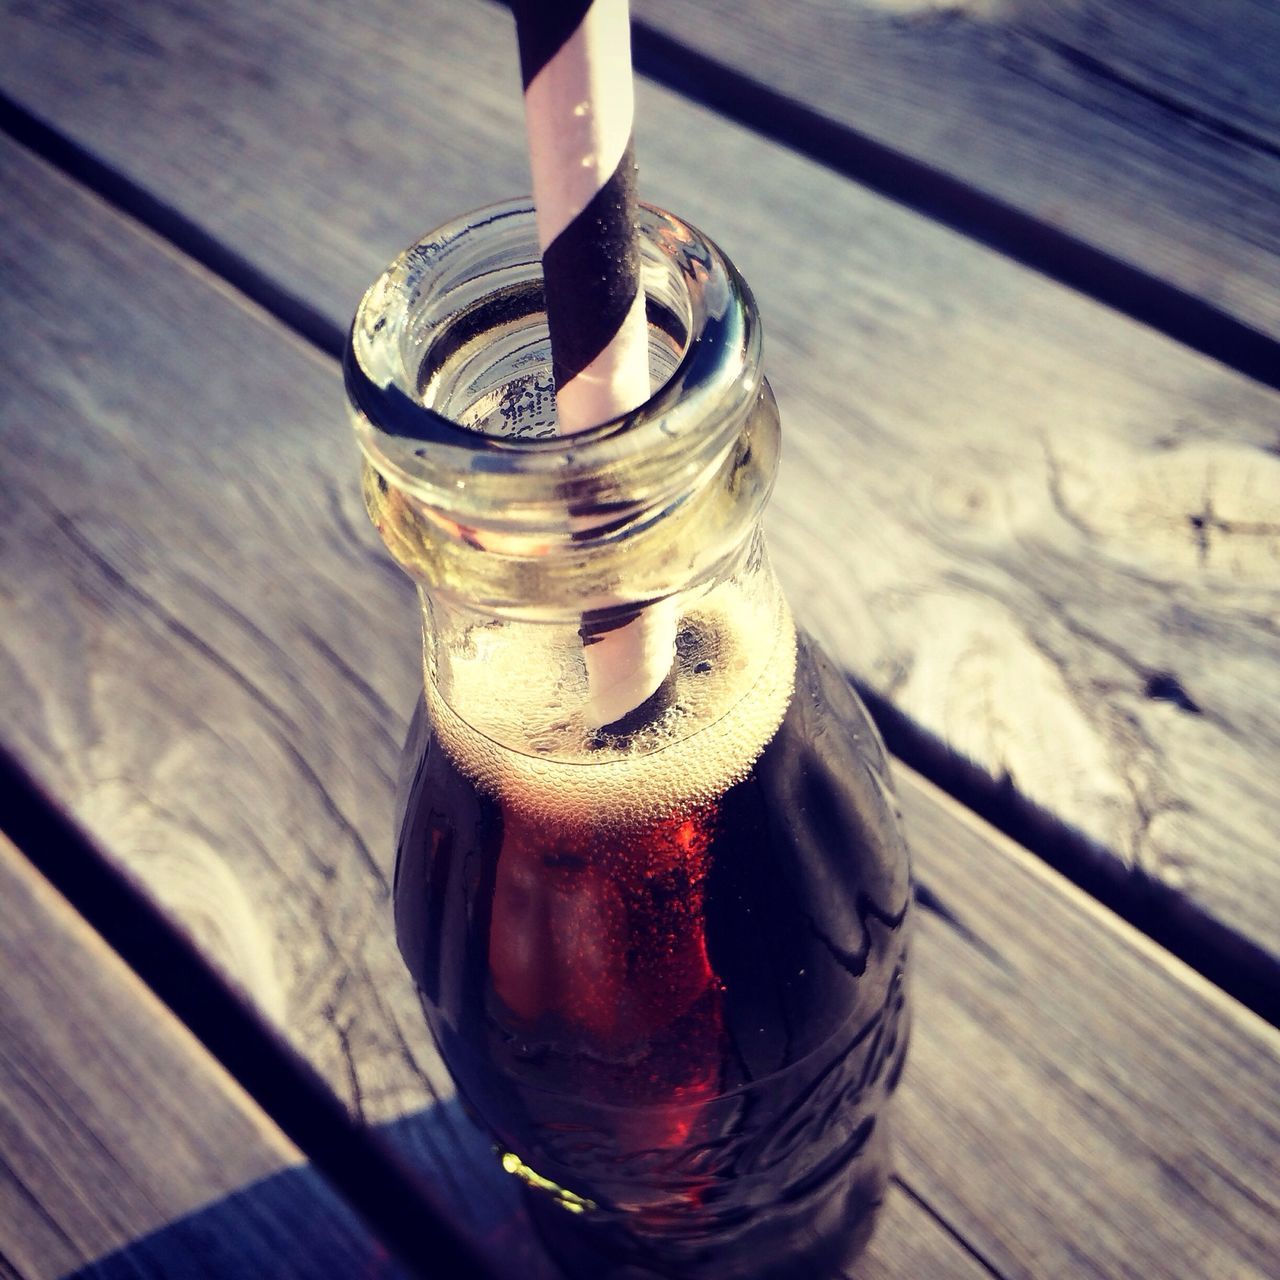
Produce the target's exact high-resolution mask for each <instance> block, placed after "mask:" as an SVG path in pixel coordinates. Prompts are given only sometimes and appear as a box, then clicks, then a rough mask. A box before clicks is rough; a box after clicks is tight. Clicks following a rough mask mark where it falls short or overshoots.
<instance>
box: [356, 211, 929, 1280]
mask: <svg viewBox="0 0 1280 1280" xmlns="http://www.w3.org/2000/svg"><path fill="white" fill-rule="evenodd" d="M641 221H642V231H643V236H642V244H641V248H642V259H643V263H644V266H643V271H642V276H643V280H644V284H645V289H646V294H647V297H648V302H649V320H650V355H651V366H652V369H653V375H654V377H653V381H654V384H655V392H654V395H653V397H652V399H651V400H650V401H649V402H648V403H647V404H646V405H644V406H642V407H641V408H640V409H639V410H637V411H636V413H635V414H633V415H630V416H629V417H628V418H627V419H623V420H620V421H618V422H615V423H609V424H602V426H601V427H600V428H596V429H593V430H590V431H587V432H584V433H582V434H580V435H577V436H573V437H570V438H567V439H560V438H556V437H555V434H554V423H553V418H552V416H551V415H553V412H554V400H553V397H552V396H551V389H550V385H549V382H548V380H547V370H548V368H549V363H550V360H549V349H548V344H547V340H546V332H545V320H544V318H543V317H542V316H541V315H540V312H539V306H540V291H539V282H538V271H539V264H538V255H537V243H536V236H535V234H534V230H533V220H532V216H531V211H530V210H529V209H528V208H525V207H520V206H516V205H511V206H499V207H495V209H493V210H487V211H482V214H480V215H476V217H475V219H474V221H472V222H470V223H465V224H464V223H460V224H455V225H454V226H453V227H450V228H445V229H443V230H442V231H440V232H438V233H436V234H435V235H434V236H432V237H428V238H427V239H426V240H424V241H422V242H421V243H420V244H419V245H416V246H414V247H413V248H412V249H411V250H409V251H408V252H407V253H406V254H404V255H402V257H401V258H400V259H398V260H397V262H396V263H394V264H392V267H391V268H389V269H388V272H387V273H386V274H385V275H384V276H383V277H382V278H381V279H380V280H379V281H378V282H376V283H375V285H374V287H373V288H372V289H371V290H370V292H369V294H368V295H366V298H365V300H364V302H363V303H362V304H361V308H360V310H359V311H358V312H357V316H356V322H355V324H354V326H353V331H352V344H351V348H350V350H349V352H348V359H347V366H346V371H347V385H348V392H349V395H350V398H351V401H352V407H353V416H354V419H355V426H356V432H357V436H358V438H359V440H360V443H361V446H362V449H363V451H364V458H365V473H364V474H365V497H366V502H367V505H368V507H369V510H370V514H371V516H372V518H373V520H374V523H375V525H376V526H377V527H378V529H379V531H380V532H381V534H382V536H383V538H384V540H385V541H386V542H387V545H388V546H389V548H390V549H391V551H392V553H393V554H394V555H395V556H396V558H397V559H398V560H399V561H400V562H401V564H402V565H403V566H404V567H405V568H406V569H407V570H408V571H409V573H410V574H411V575H412V576H413V577H414V578H415V579H416V580H417V581H418V583H419V587H420V597H421V600H422V607H423V630H424V675H425V679H424V690H425V692H424V697H423V700H422V703H421V705H420V706H419V708H418V712H417V715H416V716H415V718H414V724H413V729H412V731H411V734H410V741H409V744H408V746H407V748H406V755H405V767H404V771H403V774H402V783H401V797H400V824H399V831H400V835H399V848H398V857H397V865H396V880H395V913H396V930H397V937H398V941H399V944H400V948H401V951H402V953H403V955H404V958H405V961H406V963H407V965H408V967H409V969H410V971H411V973H412V975H413V978H414V980H415V982H416V983H417V985H418V988H419V991H420V993H421V997H422V1004H423V1009H424V1011H425V1014H426V1017H427V1020H428V1022H429V1024H430V1026H431V1029H432V1031H433V1033H434V1035H435V1037H436V1040H437V1043H438V1045H439V1047H440V1050H441V1054H442V1056H443V1058H444V1060H445V1062H446V1064H447V1065H448V1067H449V1069H450V1071H451V1072H452V1074H453V1076H454V1078H455V1080H456V1082H457V1084H458V1088H459V1092H460V1094H461V1096H462V1098H463V1099H464V1101H465V1102H466V1104H467V1106H468V1107H469V1109H470V1110H471V1111H472V1113H473V1114H474V1116H475V1117H476V1118H477V1119H478V1120H479V1121H480V1123H481V1124H482V1125H483V1126H485V1127H486V1128H487V1129H488V1131H489V1132H490V1133H491V1134H492V1135H493V1136H494V1138H495V1141H496V1144H497V1147H498V1151H499V1156H500V1159H501V1160H502V1163H503V1166H504V1167H505V1168H506V1169H507V1170H508V1171H509V1172H511V1173H513V1174H515V1175H517V1176H519V1177H520V1178H522V1179H523V1181H524V1183H525V1184H526V1187H527V1194H528V1200H529V1204H530V1208H531V1210H532V1212H533V1214H534V1216H535V1219H536V1221H537V1222H538V1224H539V1227H540V1229H541V1231H542V1234H543V1236H544V1238H545V1239H546V1240H547V1242H548V1244H549V1245H550V1247H551V1249H552V1251H553V1253H554V1254H555V1255H556V1256H557V1257H558V1258H559V1259H560V1260H561V1262H562V1263H563V1264H564V1266H565V1268H566V1270H567V1271H569V1272H570V1273H571V1274H573V1275H575V1276H578V1277H581V1278H582V1280H588V1278H589V1280H623V1278H624V1277H626V1278H631V1277H641V1276H646V1275H649V1276H662V1277H667V1278H669V1280H695V1278H697V1280H713V1278H714V1280H789V1278H790V1277H805V1280H819V1278H820V1277H823V1276H828V1275H830V1276H835V1275H837V1274H839V1273H840V1272H841V1271H842V1269H843V1268H844V1267H846V1266H847V1265H848V1263H849V1262H850V1261H851V1260H852V1258H853V1257H854V1256H856V1254H857V1253H858V1252H859V1250H860V1249H861V1247H862V1245H863V1244H864V1243H865V1240H866V1238H867V1236H868V1235H869V1234H870V1230H871V1226H872V1223H873V1221H874V1218H875V1213H876V1209H877V1207H878V1205H879V1203H880V1200H881V1198H882V1196H883V1193H884V1189H885V1184H886V1181H887V1177H888V1168H889V1166H888V1154H887V1153H888V1129H887V1125H886V1118H885V1106H886V1103H887V1101H888V1098H889V1095H890V1093H891V1092H892V1090H893V1088H894V1086H895V1084H896V1082H897V1079H898V1075H899V1073H900V1070H901V1066H902V1061H903V1055H904V1052H905V1045H906V1027H907V1002H906V987H905V985H904V980H905V971H906V951H907V939H906V935H907V917H908V911H909V904H910V898H911V887H910V872H909V867H908V859H907V852H906V848H905V845H904V843H903V841H902V837H901V834H900V831H899V827H898V823H897V817H896V811H895V807H894V803H893V798H892V793H891V789H890V786H889V782H888V772H887V765H886V762H885V757H884V753H883V749H882V747H881V745H880V743H879V739H878V737H877V735H876V733H875V730H874V728H873V727H872V725H871V723H870V721H869V719H868V718H867V715H866V712H865V710H864V709H863V707H862V705H861V703H860V702H859V701H858V700H857V698H856V697H855V696H854V694H853V693H852V691H851V690H850V688H849V686H848V684H847V682H846V681H845V679H844V678H843V676H842V675H841V674H840V673H839V672H838V671H837V670H835V669H834V668H833V667H832V665H831V664H830V662H829V661H828V660H827V659H826V658H825V657H824V656H823V655H822V654H821V653H820V651H819V650H817V649H816V648H815V647H814V646H813V645H812V644H811V643H810V642H809V641H808V640H807V639H806V638H804V637H803V636H797V633H796V630H795V627H794V624H793V622H792V619H791V615H790V612H789V610H788V608H787V606H786V603H785V601H784V600H783V597H782V594H781V591H780V590H779V587H778V584H777V581H776V579H775V577H774V575H773V573H772V570H771V568H770V566H769V562H768V558H767V555H766V554H765V551H764V543H763V537H762V533H761V527H760V520H761V515H762V511H763V508H764V504H765V502H766V500H767V497H768V493H769V490H770V488H771V485H772V481H773V476H774V473H775V470H776V464H777V457H778V448H779V421H778V414H777V407H776V405H775V404H774V401H773V397H772V395H771V394H770V392H769V390H768V386H767V384H766V383H764V381H763V376H762V373H761V369H760V337H759V326H758V323H757V320H756V315H755V310H754V304H753V302H752V300H751V297H750V293H749V291H748V290H747V289H746V286H745V284H744V283H743V282H742V281H741V279H740V277H738V276H737V273H736V272H734V271H733V269H732V267H731V265H730V264H728V263H727V261H726V260H725V259H724V258H723V255H721V254H720V253H719V251H718V250H717V249H716V248H715V246H714V245H712V244H711V243H710V242H709V241H707V240H706V239H705V238H704V237H702V236H700V235H699V233H697V232H696V231H695V230H694V229H692V228H690V227H688V226H686V225H685V224H682V223H680V222H679V221H678V220H676V219H673V218H671V217H670V216H669V215H666V214H662V213H660V212H659V211H656V210H643V211H642V215H641ZM459 424H461V425H459ZM597 645H598V646H599V648H597V649H594V650H593V648H592V647H593V646H597ZM601 654H603V658H601V656H600V655H601ZM629 664H630V666H631V670H630V671H627V670H624V668H626V667H627V666H628V665H629ZM637 673H638V675H639V677H640V678H637V679H631V677H632V676H636V675H637ZM619 676H620V677H622V679H621V681H620V683H619V684H618V685H616V686H614V687H612V688H610V687H606V686H608V684H609V682H610V681H612V680H614V678H615V677H619ZM619 687H620V688H623V689H625V690H627V691H628V692H627V695H626V697H627V701H626V702H625V705H626V706H628V707H630V708H631V709H630V710H629V711H627V712H626V713H625V714H624V715H622V716H621V717H619V718H614V719H609V722H608V723H604V724H602V723H601V721H602V720H604V719H608V717H607V716H604V715H603V714H601V709H602V708H603V707H615V708H616V707H617V705H618V700H617V698H616V696H614V695H615V693H616V689H617V688H619ZM635 689H639V690H641V691H642V692H641V695H640V696H641V697H642V699H643V700H642V701H641V702H640V703H639V704H638V705H633V702H632V701H631V692H630V691H632V690H635ZM613 714H614V713H612V712H611V713H610V715H613Z"/></svg>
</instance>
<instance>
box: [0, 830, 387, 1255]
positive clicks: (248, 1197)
mask: <svg viewBox="0 0 1280 1280" xmlns="http://www.w3.org/2000/svg"><path fill="white" fill-rule="evenodd" d="M0 959H2V961H3V970H4V974H5V980H4V982H3V983H0V1150H2V1151H3V1156H2V1157H0V1272H2V1273H3V1274H4V1275H6V1276H14V1277H21V1278H22V1280H56V1278H57V1277H61V1276H66V1275H67V1274H68V1273H70V1272H71V1271H74V1270H77V1269H78V1268H80V1267H83V1266H86V1265H87V1264H90V1263H96V1264H97V1265H96V1266H95V1267H94V1270H93V1274H94V1275H95V1276H98V1277H100V1278H102V1280H107V1278H108V1277H111V1276H121V1277H123V1276H126V1275H128V1276H137V1275H171V1276H176V1275H181V1276H183V1277H184V1278H185V1277H190V1280H215V1278H217V1280H226V1278H227V1277H228V1276H231V1275H244V1276H248V1275H270V1276H279V1277H288V1278H290V1280H303V1278H304V1277H305V1278H307V1280H319V1277H321V1276H332V1275H335V1274H339V1273H340V1274H343V1275H349V1276H353V1277H354V1276H360V1277H367V1280H373V1278H374V1277H386V1278H387V1280H392V1278H393V1277H397V1276H403V1275H404V1274H405V1273H404V1272H402V1271H401V1270H400V1268H399V1267H398V1266H397V1265H395V1264H394V1263H393V1262H392V1261H391V1259H390V1258H389V1257H388V1255H387V1253H386V1251H385V1249H383V1247H382V1246H381V1245H380V1244H378V1242H377V1241H376V1240H374V1239H372V1238H371V1237H370V1236H369V1235H368V1234H367V1233H366V1232H365V1230H364V1229H363V1227H362V1226H361V1225H360V1223H359V1221H358V1219H356V1218H355V1216H354V1215H353V1214H352V1212H351V1210H350V1209H349V1208H348V1207H347V1206H346V1205H345V1204H344V1203H343V1202H342V1201H341V1200H340V1199H339V1198H338V1197H337V1196H336V1195H335V1194H334V1193H333V1191H332V1190H331V1189H330V1188H329V1186H328V1185H327V1183H325V1182H324V1181H323V1180H322V1179H321V1178H320V1177H319V1176H318V1175H317V1174H316V1173H315V1172H314V1171H313V1170H311V1169H310V1168H309V1167H307V1166H306V1165H305V1163H303V1161H302V1156H301V1155H300V1153H299V1152H298V1151H297V1149H296V1148H295V1147H294V1146H293V1144H292V1143H290V1142H289V1141H288V1140H287V1139H286V1138H285V1137H284V1135H283V1134H281V1133H280V1131H279V1130H278V1129H277V1128H276V1127H275V1125H274V1124H272V1122H271V1121H270V1120H269V1119H268V1118H267V1117H266V1116H265V1115H264V1114H263V1113H262V1112H261V1111H260V1110H259V1109H258V1108H257V1107H256V1106H254V1104H253V1103H252V1102H251V1101H250V1100H249V1099H248V1098H247V1097H246V1096H245V1095H244V1094H243V1093H242V1092H241V1090H240V1089H239V1088H238V1087H237V1085H236V1084H235V1083H234V1082H233V1081H232V1080H231V1079H230V1078H229V1077H228V1076H227V1075H226V1073H225V1072H224V1071H223V1070H222V1068H221V1067H220V1066H219V1065H218V1064H217V1063H216V1062H215V1061H214V1060H213V1059H212V1058H211V1057H209V1055H208V1054H207V1053H206V1052H205V1051H204V1050H203V1049H202V1048H201V1047H200V1045H199V1044H197V1043H196V1041H195V1040H194V1039H193V1038H192V1036H191V1034H190V1033H189V1032H188V1031H187V1030H186V1028H185V1027H183V1026H182V1025H181V1024H180V1023H178V1022H177V1021H176V1020H175V1019H174V1018H173V1017H172V1015H170V1014H169V1013H168V1011H167V1010H166V1009H165V1008H164V1007H163V1006H162V1005H161V1004H160V1003H159V1001H158V1000H156V998H155V997H154V996H153V995H152V994H151V992H150V991H149V990H147V988H146V987H145V986H143V985H142V984H141V983H140V982H139V981H138V979H137V978H136V976H135V975H134V974H133V972H132V971H131V970H129V969H127V968H126V967H125V966H124V964H122V963H121V961H120V959H119V958H118V957H117V956H116V955H115V953H114V952H113V951H112V950H111V949H110V948H109V947H108V946H107V945H106V944H105V943H104V942H103V941H102V939H101V938H100V937H99V936H98V935H97V934H96V933H94V932H93V931H92V930H91V929H89V928H88V926H87V925H86V924H85V923H84V921H83V920H82V919H81V918H80V917H79V916H78V915H77V914H76V913H75V912H74V911H73V910H72V909H71V907H70V906H69V905H68V904H67V902H66V901H65V900H64V899H63V898H61V897H60V896H59V895H58V894H57V892H56V891H55V890H54V889H53V888H52V887H51V886H50V885H49V883H48V882H47V881H46V880H44V879H43V878H42V877H41V876H39V875H38V874H37V873H36V872H35V871H34V870H33V869H32V867H31V865H30V864H29V863H28V862H27V861H26V859H25V858H23V857H22V855H21V854H20V853H19V852H18V851H17V850H16V849H14V847H13V846H12V845H11V844H10V843H9V842H8V841H7V840H6V839H5V838H4V837H3V836H0Z"/></svg>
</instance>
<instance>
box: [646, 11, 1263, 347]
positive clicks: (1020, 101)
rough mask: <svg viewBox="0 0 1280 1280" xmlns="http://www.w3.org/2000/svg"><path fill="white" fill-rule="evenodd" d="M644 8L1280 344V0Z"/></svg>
mask: <svg viewBox="0 0 1280 1280" xmlns="http://www.w3.org/2000/svg"><path fill="white" fill-rule="evenodd" d="M633 13H634V15H635V16H636V18H637V19H638V20H639V21H641V22H642V23H644V24H645V25H646V26H649V27H651V28H653V29H655V30H657V31H660V32H662V33H664V34H665V35H667V36H670V37H672V38H674V39H675V40H676V41H677V42H678V43H679V44H681V45H683V46H686V47H688V48H690V49H694V50H697V51H698V52H700V53H702V54H705V55H706V56H708V57H710V58H711V59H713V60H714V61H715V62H716V63H719V64H722V65H724V66H727V67H730V68H732V69H733V70H734V71H736V72H737V73H739V74H741V75H743V76H745V77H746V78H747V79H748V80H750V81H752V82H755V83H757V84H761V85H764V86H767V87H768V88H769V89H771V90H775V91H777V92H778V93H780V94H782V95H783V96H784V97H785V98H787V99H789V100H792V101H794V102H797V103H801V104H804V105H805V106H807V107H810V108H812V109H813V110H814V111H815V112H816V113H817V114H818V115H819V116H820V117H822V118H823V119H825V120H828V121H832V122H835V123H836V124H838V125H840V126H842V127H845V128H847V129H849V130H851V131H852V132H854V133H856V134H858V135H860V136H864V137H867V138H870V139H873V140H874V141H876V142H879V143H883V144H885V145H887V146H889V147H891V148H893V149H894V150H895V151H896V152H899V153H901V154H903V155H906V156H909V157H911V158H912V159H915V160H918V161H921V162H923V163H925V164H927V165H929V166H930V167H932V168H933V169H935V170H937V171H939V172H941V173H944V174H947V175H949V176H951V177H954V178H956V179H958V180H960V181H961V182H962V183H963V184H965V186H967V187H968V188H970V189H972V190H976V191H977V192H980V193H982V194H984V195H988V196H991V197H994V198H995V199H996V200H998V201H1000V202H1002V203H1004V204H1006V205H1009V206H1012V207H1013V208H1015V209H1018V210H1020V211H1022V212H1024V213H1028V214H1031V215H1033V216H1034V217H1035V218H1037V219H1039V220H1041V221H1042V222H1043V223H1045V224H1047V225H1049V226H1052V227H1055V228H1059V229H1061V230H1064V231H1066V232H1067V233H1068V234H1070V235H1071V236H1073V237H1074V238H1076V239H1078V240H1080V241H1082V242H1084V243H1086V244H1088V245H1091V246H1095V247H1097V248H1100V249H1102V250H1103V251H1105V252H1106V253H1108V254H1110V255H1113V256H1114V257H1116V258H1118V259H1120V260H1121V261H1123V262H1126V263H1130V264H1132V265H1134V266H1137V267H1139V268H1141V269H1142V270H1144V271H1146V272H1149V273H1151V274H1152V275H1155V276H1157V277H1159V278H1160V279H1163V280H1167V281H1170V282H1171V283H1173V284H1175V285H1177V286H1178V287H1180V288H1181V289H1183V290H1185V291H1187V292H1188V293H1191V294H1193V295H1195V296H1196V297H1198V298H1201V299H1205V300H1207V301H1209V302H1211V303H1212V304H1213V305H1215V306H1216V307H1219V308H1221V310H1222V311H1223V312H1225V313H1226V314H1227V315H1229V316H1233V317H1235V318H1237V319H1240V320H1242V321H1244V322H1245V323H1247V324H1250V325H1253V326H1255V327H1256V328H1258V329H1259V330H1261V331H1263V332H1265V333H1267V334H1269V335H1270V336H1271V337H1272V338H1273V339H1275V338H1277V337H1280V235H1277V227H1276V219H1275V208H1276V202H1277V199H1278V198H1280V108H1278V99H1277V96H1276V92H1275V67H1276V65H1277V62H1278V61H1280V11H1278V10H1277V9H1276V6H1275V5H1274V4H1270V3H1267V2H1266V0H1216V2H1215V3H1214V4H1212V5H1209V6H1206V5H1204V4H1202V3H1197V0H1158V2H1156V3H1152V2H1151V0H1078V2H1077V3H1072V4H1061V3H1053V2H1052V0H963V2H962V3H958V4H946V5H943V4H939V3H934V0H805V3H803V4H791V5H777V4H770V3H767V0H758V2H757V3H752V4H747V5H743V4H741V3H735V0H636V3H635V5H634V6H633ZM694 88H695V92H696V91H698V87H697V86H696V84H695V86H694Z"/></svg>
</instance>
